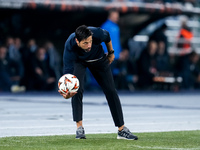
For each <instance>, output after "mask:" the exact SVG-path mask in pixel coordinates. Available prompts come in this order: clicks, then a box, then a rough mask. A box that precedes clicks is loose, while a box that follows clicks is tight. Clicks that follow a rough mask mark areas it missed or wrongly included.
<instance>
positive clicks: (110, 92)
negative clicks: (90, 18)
mask: <svg viewBox="0 0 200 150" xmlns="http://www.w3.org/2000/svg"><path fill="white" fill-rule="evenodd" d="M102 42H105V44H106V46H107V49H108V55H107V56H106V55H105V54H104V50H103V48H102V46H101V43H102ZM114 57H115V56H114V50H113V47H112V43H111V39H110V35H109V33H108V32H107V31H106V30H103V29H101V28H96V27H86V26H85V25H82V26H80V27H78V28H77V29H76V31H75V33H72V34H71V35H70V36H69V38H68V39H67V41H66V43H65V49H64V56H63V61H64V74H66V73H73V74H74V75H75V76H76V77H77V78H78V79H79V82H80V87H79V90H78V92H74V93H73V92H71V93H69V92H68V93H66V94H63V93H62V92H61V91H59V93H60V94H61V95H62V96H63V97H64V98H65V99H67V98H70V97H72V110H73V120H74V121H75V122H76V125H77V131H76V138H77V139H84V138H85V131H84V128H83V124H82V120H83V118H82V113H83V110H82V108H83V104H82V99H83V90H84V89H83V87H84V76H85V71H86V68H89V70H90V71H91V73H92V74H93V76H94V78H95V79H96V80H97V82H98V84H99V85H100V86H101V87H102V89H103V92H104V94H105V95H106V99H107V101H108V105H109V108H110V111H111V114H112V117H113V120H114V123H115V126H117V127H118V130H119V131H118V136H117V138H118V139H131V140H137V139H138V138H137V136H135V135H133V134H132V133H131V132H130V131H129V129H128V128H127V127H125V126H124V120H123V113H122V108H121V103H120V100H119V97H118V95H117V92H116V90H115V85H114V80H113V76H112V73H111V69H110V64H111V63H112V61H113V60H114Z"/></svg>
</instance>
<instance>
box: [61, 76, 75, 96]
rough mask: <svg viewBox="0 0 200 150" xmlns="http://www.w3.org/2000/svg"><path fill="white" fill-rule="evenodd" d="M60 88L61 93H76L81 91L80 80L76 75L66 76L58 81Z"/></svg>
mask: <svg viewBox="0 0 200 150" xmlns="http://www.w3.org/2000/svg"><path fill="white" fill-rule="evenodd" d="M58 88H59V90H60V91H61V92H63V93H67V92H68V91H69V92H76V91H78V89H79V80H78V78H77V77H76V76H75V75H72V74H65V75H63V76H62V77H60V79H59V81H58Z"/></svg>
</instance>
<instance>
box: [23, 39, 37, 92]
mask: <svg viewBox="0 0 200 150" xmlns="http://www.w3.org/2000/svg"><path fill="white" fill-rule="evenodd" d="M36 49H37V44H36V41H35V39H30V40H29V41H28V42H27V45H26V46H25V47H23V48H22V49H21V50H20V53H21V56H22V63H23V66H24V77H23V79H22V84H23V85H25V86H26V88H27V90H31V89H32V87H31V86H32V84H31V83H32V81H31V80H30V76H31V73H32V68H31V67H30V65H31V60H32V59H33V57H34V56H35V51H36Z"/></svg>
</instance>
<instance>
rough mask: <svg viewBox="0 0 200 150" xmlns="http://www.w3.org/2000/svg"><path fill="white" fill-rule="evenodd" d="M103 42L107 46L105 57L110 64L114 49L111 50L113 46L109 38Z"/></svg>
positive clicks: (113, 56)
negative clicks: (108, 40)
mask: <svg viewBox="0 0 200 150" xmlns="http://www.w3.org/2000/svg"><path fill="white" fill-rule="evenodd" d="M105 44H106V47H107V50H108V55H107V58H108V61H109V62H110V64H111V63H112V62H113V60H114V58H115V55H114V50H113V46H112V41H111V40H110V42H108V43H105Z"/></svg>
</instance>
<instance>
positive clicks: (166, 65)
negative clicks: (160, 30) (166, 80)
mask: <svg viewBox="0 0 200 150" xmlns="http://www.w3.org/2000/svg"><path fill="white" fill-rule="evenodd" d="M157 44H158V50H157V55H156V68H157V71H159V72H160V73H167V72H170V71H171V67H170V60H169V55H168V53H167V51H166V48H165V47H166V46H165V42H164V41H159V42H158V43H157Z"/></svg>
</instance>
